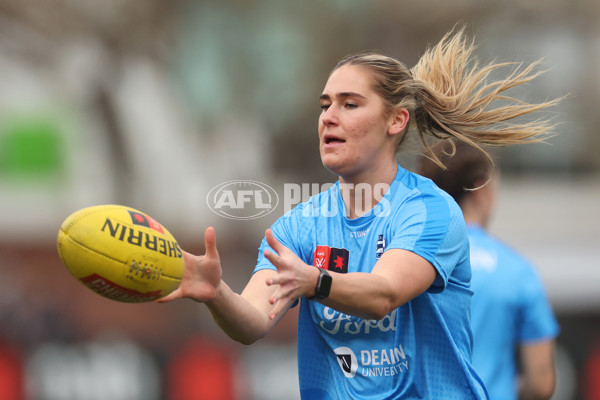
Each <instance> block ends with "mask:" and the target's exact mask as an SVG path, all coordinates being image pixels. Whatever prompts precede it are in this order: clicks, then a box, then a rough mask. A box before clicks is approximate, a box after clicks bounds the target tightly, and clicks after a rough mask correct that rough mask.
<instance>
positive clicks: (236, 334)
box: [205, 281, 271, 344]
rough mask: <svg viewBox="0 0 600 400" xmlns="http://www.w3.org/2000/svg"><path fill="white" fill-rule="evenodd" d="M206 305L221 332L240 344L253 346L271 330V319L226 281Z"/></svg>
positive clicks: (222, 282)
mask: <svg viewBox="0 0 600 400" xmlns="http://www.w3.org/2000/svg"><path fill="white" fill-rule="evenodd" d="M205 304H206V306H207V307H208V309H209V311H210V313H211V315H212V317H213V319H214V320H215V322H216V323H217V325H218V326H219V327H220V328H221V330H223V332H225V333H226V334H227V335H228V336H229V337H230V338H232V339H233V340H235V341H238V342H240V343H243V344H252V343H254V342H255V341H257V340H259V339H261V338H262V337H264V336H265V335H266V334H267V332H268V331H269V330H270V328H271V324H270V320H269V318H268V317H267V316H266V315H265V314H264V313H261V311H260V310H259V309H258V308H256V307H255V306H254V305H252V304H251V303H250V302H249V301H248V300H247V299H245V298H244V297H242V295H240V294H238V293H235V292H234V291H233V290H232V289H231V288H230V287H229V285H227V283H225V282H224V281H221V283H220V285H219V288H218V290H217V294H216V296H215V298H214V300H212V301H210V302H206V303H205Z"/></svg>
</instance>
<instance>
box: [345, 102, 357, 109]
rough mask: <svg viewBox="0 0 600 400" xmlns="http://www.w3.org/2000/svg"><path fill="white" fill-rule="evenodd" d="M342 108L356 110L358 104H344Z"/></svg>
mask: <svg viewBox="0 0 600 400" xmlns="http://www.w3.org/2000/svg"><path fill="white" fill-rule="evenodd" d="M344 107H346V108H347V109H349V110H354V109H355V108H358V104H355V103H346V104H344Z"/></svg>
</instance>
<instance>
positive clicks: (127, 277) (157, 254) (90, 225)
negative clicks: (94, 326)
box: [57, 205, 185, 303]
mask: <svg viewBox="0 0 600 400" xmlns="http://www.w3.org/2000/svg"><path fill="white" fill-rule="evenodd" d="M57 247H58V254H59V255H60V258H61V260H62V262H63V263H64V264H65V266H66V267H67V269H68V270H69V271H70V272H71V274H72V275H73V276H74V277H75V278H77V280H79V281H80V282H81V283H83V284H84V285H85V286H87V287H88V288H90V289H91V290H93V291H94V292H96V293H98V294H99V295H101V296H104V297H107V298H109V299H112V300H116V301H121V302H126V303H141V302H146V301H153V300H156V299H159V298H161V297H164V296H166V295H167V294H169V293H171V292H172V291H173V290H175V289H176V288H177V286H178V285H179V282H180V281H181V278H182V277H183V270H184V267H185V263H184V259H183V253H182V251H181V248H180V247H179V244H178V243H177V241H176V240H175V238H174V237H173V235H171V233H169V231H167V229H165V228H164V227H163V226H162V225H161V224H159V223H158V222H156V221H155V220H154V219H152V218H151V217H150V216H148V215H147V214H144V213H143V212H140V211H138V210H135V209H133V208H130V207H126V206H120V205H99V206H93V207H87V208H84V209H81V210H79V211H76V212H75V213H73V214H71V215H70V216H69V217H67V219H66V220H65V221H64V222H63V224H62V226H61V227H60V230H59V232H58V238H57Z"/></svg>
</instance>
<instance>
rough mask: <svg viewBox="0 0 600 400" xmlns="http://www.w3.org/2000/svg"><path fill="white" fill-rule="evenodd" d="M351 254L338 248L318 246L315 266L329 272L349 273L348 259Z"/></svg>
mask: <svg viewBox="0 0 600 400" xmlns="http://www.w3.org/2000/svg"><path fill="white" fill-rule="evenodd" d="M349 258H350V252H349V251H348V250H346V249H338V248H337V247H329V246H317V248H316V249H315V256H314V261H313V265H314V266H315V267H318V268H322V269H326V270H328V271H334V272H341V273H343V274H345V273H347V272H348V259H349Z"/></svg>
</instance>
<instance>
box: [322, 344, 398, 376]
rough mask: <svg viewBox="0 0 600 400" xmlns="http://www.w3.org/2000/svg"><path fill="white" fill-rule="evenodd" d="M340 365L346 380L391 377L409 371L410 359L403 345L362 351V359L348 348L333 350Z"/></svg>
mask: <svg viewBox="0 0 600 400" xmlns="http://www.w3.org/2000/svg"><path fill="white" fill-rule="evenodd" d="M333 352H334V353H335V356H336V358H337V362H338V365H339V366H340V369H341V370H342V373H343V374H344V376H345V377H346V378H354V377H355V376H356V374H357V373H358V374H359V375H362V376H382V377H390V376H395V375H399V374H401V373H403V372H405V371H407V370H408V358H407V357H406V354H405V353H404V348H402V345H398V347H392V348H389V349H368V350H361V351H360V358H358V357H356V354H355V353H354V351H352V349H350V348H348V347H338V348H336V349H334V350H333Z"/></svg>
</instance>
